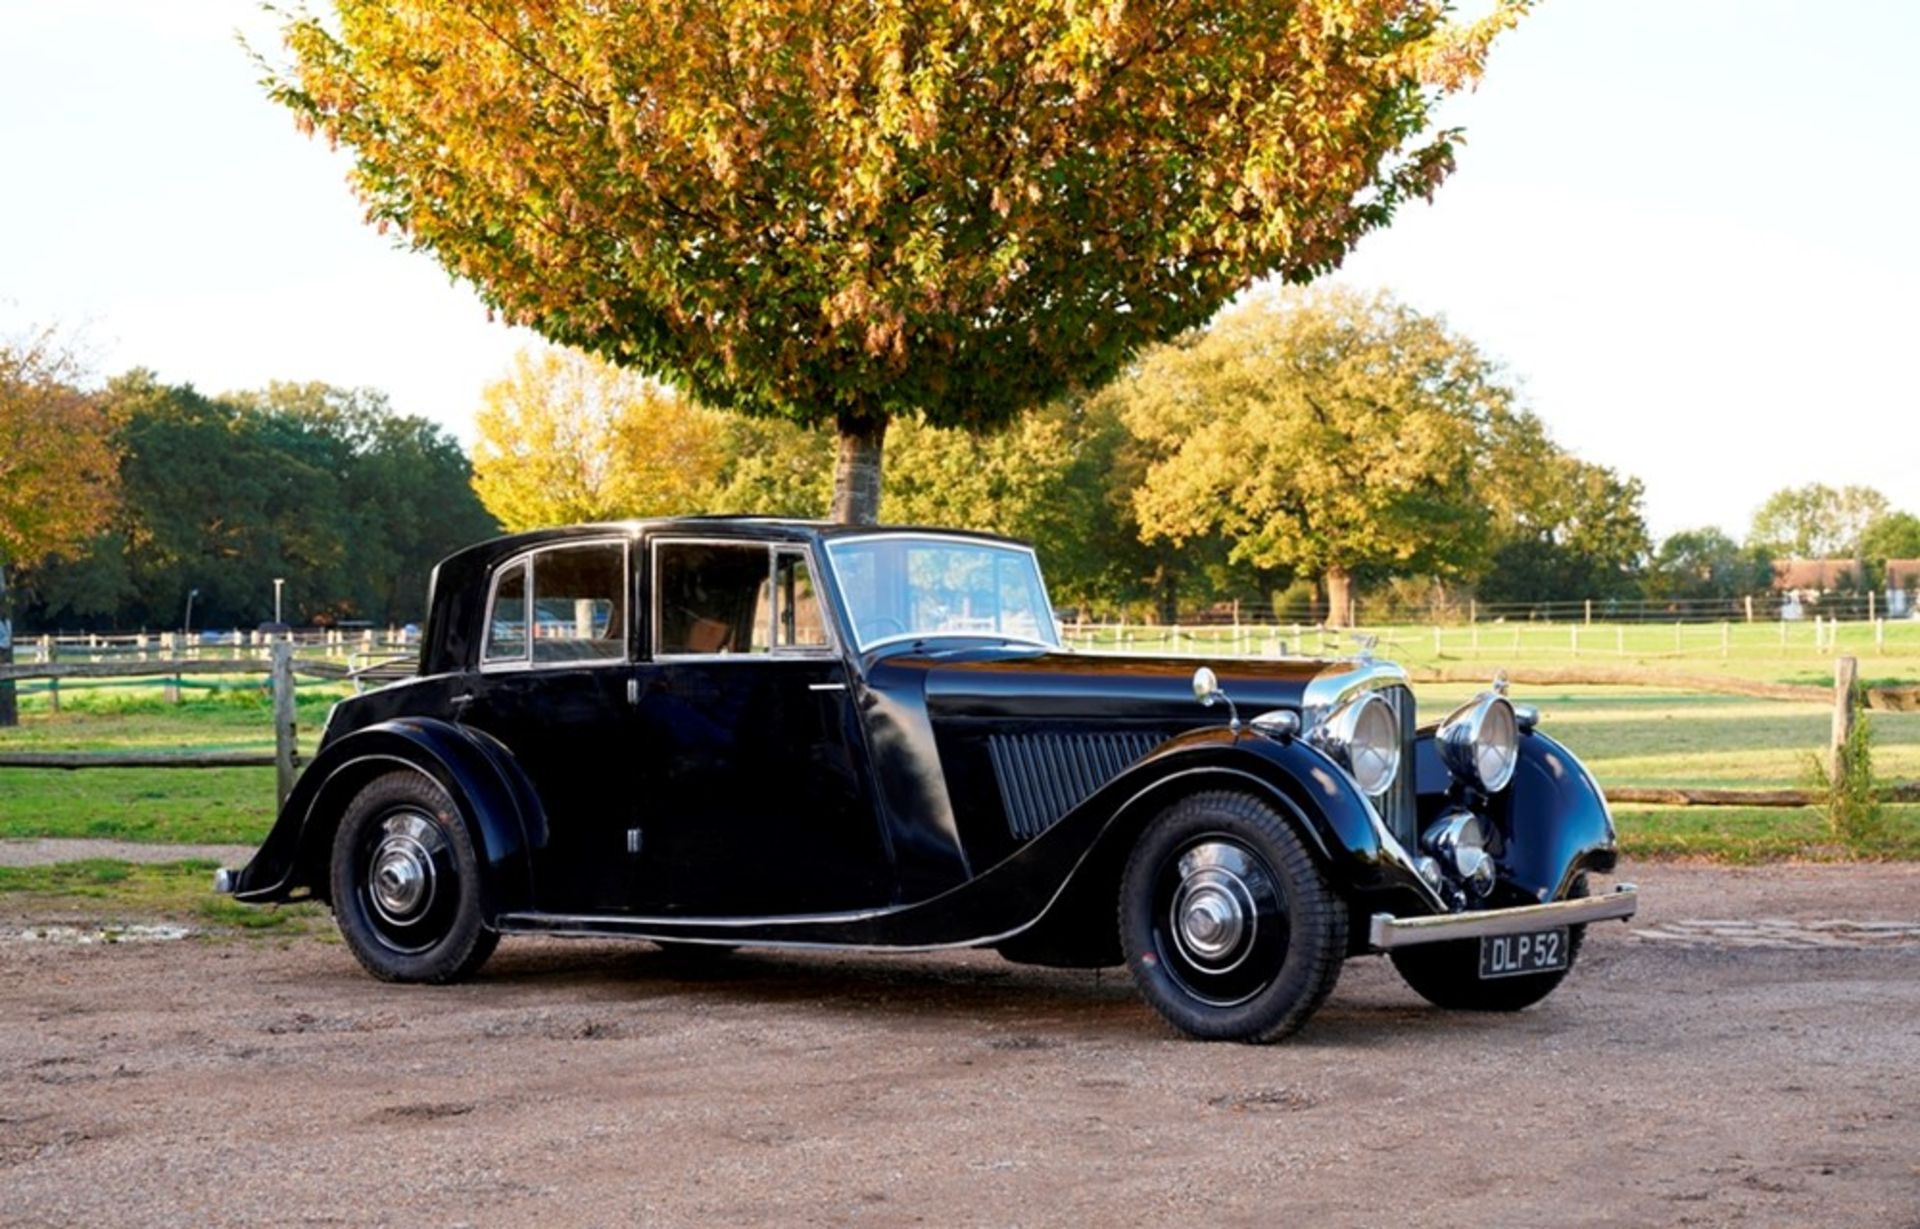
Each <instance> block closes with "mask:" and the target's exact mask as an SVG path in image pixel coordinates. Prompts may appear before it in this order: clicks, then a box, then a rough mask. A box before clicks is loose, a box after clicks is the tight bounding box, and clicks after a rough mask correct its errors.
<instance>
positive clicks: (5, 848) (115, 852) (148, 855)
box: [0, 837, 259, 866]
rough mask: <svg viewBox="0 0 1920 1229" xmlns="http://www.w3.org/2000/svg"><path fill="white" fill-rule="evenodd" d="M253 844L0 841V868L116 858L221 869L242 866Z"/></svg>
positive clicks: (12, 839) (251, 855)
mask: <svg viewBox="0 0 1920 1229" xmlns="http://www.w3.org/2000/svg"><path fill="white" fill-rule="evenodd" d="M258 848H259V846H257V845H155V844H150V843H148V842H145V841H96V840H62V839H55V838H51V837H41V838H37V839H33V840H21V839H16V838H9V839H6V840H0V866H51V865H53V864H54V863H55V862H78V861H80V860H81V859H83V858H117V859H119V860H120V861H123V862H181V861H186V860H188V859H204V860H206V861H211V862H218V863H220V865H222V866H245V865H246V864H247V859H249V858H251V857H253V855H254V851H255V850H257V849H258Z"/></svg>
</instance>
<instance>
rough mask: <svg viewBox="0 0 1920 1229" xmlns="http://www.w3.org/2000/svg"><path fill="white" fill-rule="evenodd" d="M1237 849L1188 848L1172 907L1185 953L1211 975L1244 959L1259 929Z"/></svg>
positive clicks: (1171, 914)
mask: <svg viewBox="0 0 1920 1229" xmlns="http://www.w3.org/2000/svg"><path fill="white" fill-rule="evenodd" d="M1234 852H1236V851H1233V850H1230V849H1228V848H1225V847H1221V846H1217V845H1212V844H1203V845H1198V846H1195V847H1194V848H1193V849H1191V850H1189V851H1188V852H1187V855H1186V856H1185V857H1184V858H1182V859H1181V871H1182V875H1181V879H1180V883H1179V886H1178V887H1177V888H1176V889H1175V890H1174V894H1173V901H1172V904H1171V907H1170V909H1169V910H1168V915H1169V918H1168V920H1169V921H1170V922H1171V925H1170V927H1169V929H1170V930H1171V931H1172V932H1173V939H1174V942H1175V943H1176V944H1177V945H1178V946H1179V948H1180V952H1181V955H1183V956H1185V957H1186V958H1187V959H1188V960H1190V961H1192V962H1193V964H1194V965H1195V966H1197V967H1198V968H1199V969H1201V970H1204V971H1206V972H1208V973H1224V972H1226V971H1228V970H1229V969H1232V968H1233V967H1234V966H1235V965H1237V964H1239V963H1240V962H1241V961H1242V960H1244V959H1245V958H1246V955H1247V952H1248V950H1250V949H1251V948H1252V946H1253V942H1254V939H1255V938H1256V937H1257V931H1258V929H1259V921H1258V917H1259V912H1258V909H1257V907H1256V906H1255V904H1254V898H1253V892H1252V891H1251V890H1250V889H1249V888H1248V887H1247V884H1246V881H1245V880H1243V879H1242V878H1241V877H1240V876H1239V875H1238V874H1237V873H1235V871H1234V869H1233V868H1232V863H1233V862H1234V860H1235V859H1234V858H1233V856H1232V855H1233V853H1234Z"/></svg>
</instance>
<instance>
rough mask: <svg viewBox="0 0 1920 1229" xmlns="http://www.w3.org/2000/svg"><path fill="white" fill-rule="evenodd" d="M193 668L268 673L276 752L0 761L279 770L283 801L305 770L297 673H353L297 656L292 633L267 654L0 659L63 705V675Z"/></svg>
mask: <svg viewBox="0 0 1920 1229" xmlns="http://www.w3.org/2000/svg"><path fill="white" fill-rule="evenodd" d="M190 674H265V675H266V676H267V678H268V682H269V685H270V687H271V688H272V691H273V751H272V753H271V754H266V753H260V752H244V751H213V752H198V753H194V752H189V753H186V754H181V753H177V752H165V751H159V752H153V751H147V752H142V751H118V752H65V751H10V752H5V753H0V768H56V769H64V770H69V771H72V770H76V769H82V768H256V767H258V768H265V767H271V768H273V769H274V787H275V789H274V797H275V803H276V805H277V804H278V803H281V802H285V801H286V798H287V794H288V793H289V792H291V791H292V789H293V781H294V778H295V777H296V776H297V775H298V774H299V770H300V753H299V748H298V735H299V730H298V726H297V723H296V719H295V706H294V680H295V676H296V675H298V674H306V675H309V676H312V677H318V678H325V679H346V678H349V677H351V675H352V672H351V671H350V670H349V669H348V668H347V667H346V666H344V665H339V664H336V663H332V662H315V661H305V662H299V661H296V659H295V657H294V644H293V642H292V641H291V640H290V639H281V640H276V641H274V642H273V643H272V644H270V645H268V646H266V649H265V656H264V657H260V656H250V657H224V658H175V659H170V660H120V661H77V662H60V661H53V662H34V663H25V664H16V665H11V666H0V681H4V682H12V681H21V682H24V681H27V680H30V679H46V680H48V682H49V684H50V685H51V686H50V690H49V695H50V696H52V697H53V705H54V706H55V707H56V708H57V707H58V704H59V700H58V696H59V691H58V690H57V687H58V683H59V680H61V679H63V678H69V679H80V678H116V679H118V678H157V679H160V680H162V681H163V684H164V682H166V681H169V680H171V681H172V682H173V683H174V684H175V687H176V694H177V686H178V683H179V681H180V680H181V679H183V678H184V677H185V676H187V675H190Z"/></svg>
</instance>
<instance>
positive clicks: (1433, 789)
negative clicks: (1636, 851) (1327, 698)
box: [1415, 729, 1620, 904]
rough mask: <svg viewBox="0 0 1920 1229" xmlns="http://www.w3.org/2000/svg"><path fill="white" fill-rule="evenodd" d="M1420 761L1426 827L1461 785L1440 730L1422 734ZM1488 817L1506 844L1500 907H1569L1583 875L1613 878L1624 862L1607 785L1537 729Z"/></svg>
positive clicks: (1523, 744) (1501, 855)
mask: <svg viewBox="0 0 1920 1229" xmlns="http://www.w3.org/2000/svg"><path fill="white" fill-rule="evenodd" d="M1415 756H1416V760H1415V762H1416V765H1417V774H1418V775H1417V777H1416V780H1417V782H1418V788H1419V791H1420V814H1421V818H1422V822H1423V823H1424V822H1426V821H1428V820H1430V819H1432V818H1433V817H1434V816H1435V815H1436V814H1438V812H1439V811H1440V810H1441V809H1442V808H1443V807H1445V806H1446V805H1448V804H1449V802H1450V800H1451V799H1452V797H1453V793H1452V784H1453V783H1452V778H1451V777H1450V776H1449V775H1448V773H1447V769H1446V766H1445V765H1444V764H1442V763H1441V761H1440V752H1439V748H1438V747H1437V746H1436V744H1435V743H1434V739H1433V730H1431V729H1427V730H1422V731H1421V732H1420V738H1419V743H1418V745H1417V747H1416V750H1415ZM1485 814H1486V816H1487V818H1488V819H1490V820H1492V821H1493V825H1494V827H1495V828H1496V829H1498V831H1499V832H1500V835H1501V838H1502V840H1501V848H1500V849H1499V851H1498V852H1497V854H1496V856H1495V858H1494V861H1495V863H1496V864H1497V865H1498V866H1499V868H1500V880H1501V884H1502V886H1503V888H1504V893H1503V894H1504V896H1505V897H1506V899H1505V900H1502V901H1500V902H1499V903H1502V904H1533V903H1539V902H1544V901H1554V900H1564V899H1565V898H1566V896H1567V893H1568V892H1569V891H1571V890H1572V888H1573V882H1574V880H1575V879H1577V878H1579V876H1580V875H1581V874H1582V873H1583V872H1586V871H1597V872H1599V873H1601V874H1606V873H1608V872H1611V871H1612V870H1613V869H1614V866H1615V865H1616V864H1617V863H1618V861H1619V856H1620V845H1619V841H1618V838H1617V837H1616V836H1615V833H1614V828H1613V814H1612V812H1610V811H1609V810H1608V809H1607V800H1606V797H1605V795H1603V794H1602V793H1601V792H1600V787H1599V785H1597V784H1595V782H1594V779H1593V776H1592V774H1591V773H1589V772H1588V771H1587V769H1586V765H1584V764H1582V763H1581V762H1580V759H1579V757H1578V756H1576V755H1574V754H1573V752H1571V751H1569V750H1567V749H1566V747H1564V746H1563V745H1561V744H1560V743H1559V742H1557V741H1556V740H1554V739H1552V738H1549V737H1548V736H1547V735H1545V734H1542V733H1541V732H1540V731H1539V730H1537V729H1536V730H1532V731H1529V732H1528V733H1525V734H1522V735H1521V736H1520V762H1519V764H1518V765H1516V766H1515V768H1514V772H1513V780H1512V781H1511V782H1510V783H1509V784H1508V786H1507V788H1506V789H1504V790H1502V791H1500V793H1499V794H1497V795H1495V796H1494V797H1493V799H1492V800H1491V801H1490V802H1488V803H1487V804H1486V806H1485Z"/></svg>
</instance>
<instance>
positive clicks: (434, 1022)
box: [0, 865, 1920, 1229]
mask: <svg viewBox="0 0 1920 1229" xmlns="http://www.w3.org/2000/svg"><path fill="white" fill-rule="evenodd" d="M1630 877H1633V878H1636V879H1638V880H1639V882H1640V883H1641V885H1642V887H1643V888H1644V889H1645V890H1646V893H1647V901H1646V904H1647V909H1648V911H1647V913H1646V914H1644V915H1643V916H1642V918H1641V919H1638V920H1637V921H1636V922H1635V923H1633V924H1632V926H1631V927H1630V926H1626V925H1621V924H1619V923H1607V924H1605V925H1603V926H1597V927H1595V928H1594V932H1593V934H1592V936H1591V937H1590V940H1589V946H1588V947H1587V949H1586V951H1585V953H1584V954H1583V956H1582V964H1581V967H1580V968H1579V969H1578V970H1577V971H1576V973H1575V974H1574V976H1573V978H1572V979H1571V980H1570V981H1569V982H1568V983H1567V985H1566V986H1565V987H1563V988H1562V989H1561V990H1560V991H1559V993H1557V994H1556V995H1555V996H1554V997H1553V998H1551V999H1549V1000H1548V1001H1547V1003H1546V1004H1545V1005H1543V1006H1542V1007H1539V1008H1536V1009H1534V1010H1532V1011H1528V1012H1525V1013H1522V1014H1520V1015H1518V1016H1512V1017H1479V1016H1470V1015H1452V1014H1446V1013H1442V1012H1438V1011H1434V1010H1431V1009H1429V1008H1427V1007H1426V1006H1425V1005H1424V1004H1423V1003H1422V1002H1421V1001H1420V1000H1419V999H1417V998H1416V997H1415V996H1414V995H1413V994H1412V993H1411V992H1410V991H1408V990H1407V989H1406V988H1405V987H1403V986H1402V985H1401V984H1400V983H1399V981H1398V980H1397V979H1396V978H1395V977H1394V975H1393V973H1392V970H1391V968H1390V967H1389V966H1387V965H1386V964H1385V962H1383V961H1381V960H1378V959H1361V960H1356V961H1353V962H1350V963H1349V964H1348V966H1347V968H1346V973H1345V975H1344V976H1343V978H1342V980H1341V983H1340V986H1339V988H1338V989H1337V990H1336V991H1335V992H1334V997H1333V999H1332V1001H1331V1002H1330V1003H1329V1004H1328V1005H1327V1007H1326V1008H1325V1009H1324V1010H1323V1011H1322V1012H1321V1014H1320V1015H1319V1016H1318V1017H1317V1018H1316V1019H1315V1020H1314V1022H1313V1023H1311V1024H1310V1025H1309V1026H1308V1027H1307V1029H1306V1031H1305V1032H1304V1033H1303V1034H1302V1035H1300V1036H1299V1037H1298V1038H1296V1039H1295V1040H1294V1041H1292V1042H1291V1043H1288V1044H1285V1045H1281V1046H1276V1047H1271V1048H1264V1049H1258V1048H1250V1047H1245V1046H1234V1045H1203V1044H1198V1043H1193V1042H1186V1041H1180V1040H1176V1039H1174V1038H1173V1037H1172V1036H1171V1035H1170V1034H1168V1033H1167V1032H1166V1030H1165V1029H1164V1028H1163V1027H1162V1026H1161V1025H1160V1024H1159V1023H1158V1022H1157V1020H1156V1019H1155V1017H1153V1016H1152V1015H1151V1013H1150V1012H1149V1011H1148V1010H1147V1008H1146V1007H1145V1006H1143V1005H1142V1004H1141V1003H1139V1002H1138V1001H1137V1000H1136V999H1135V997H1134V995H1133V993H1132V990H1131V988H1130V987H1129V985H1128V983H1127V980H1126V978H1125V976H1124V975H1123V974H1115V973H1106V974H1101V975H1095V974H1092V973H1062V972H1053V971H1048V970H1037V969H1026V968H1019V967H1015V966H1012V965H1008V964H1005V963H1003V962H1001V961H1000V960H999V959H997V958H995V957H993V956H990V955H983V954H978V953H962V954H953V955H935V956H907V957H893V958H887V957H878V956H858V957H840V956H830V955H819V954H792V955H789V954H754V953H742V954H740V955H738V956H735V957H734V958H732V959H731V960H727V961H725V962H723V963H721V964H719V965H717V966H712V967H702V966H690V965H686V964H683V963H680V962H678V961H676V960H674V959H672V958H670V957H668V956H667V955H665V954H663V953H660V952H657V951H655V950H653V949H652V948H650V947H648V946H646V945H643V944H635V945H627V946H622V945H614V944H598V943H573V944H569V943H565V942H563V941H554V940H543V941H519V942H508V943H507V944H505V945H503V947H502V949H501V952H500V954H499V955H498V956H496V957H495V959H494V961H493V963H492V964H490V965H489V966H488V968H487V970H486V972H485V974H484V975H483V977H482V978H481V979H480V980H478V981H476V982H474V983H472V984H469V985H465V986H459V987H454V988H449V989H418V988H402V987H394V986H387V985H382V984H379V983H376V982H374V981H372V980H371V979H369V978H367V977H366V976H364V975H363V974H361V973H360V972H359V970H358V968H357V966H355V965H354V963H353V960H352V957H351V956H350V955H349V954H348V953H347V951H346V950H345V948H343V947H342V946H341V945H340V944H339V943H338V942H336V941H333V940H332V938H331V936H330V935H310V936H304V937H294V938H284V937H283V938H257V937H253V938H207V937H201V938H190V939H187V940H184V941H173V942H162V941H155V942H145V943H116V944H98V943H96V944H80V943H75V942H70V941H63V940H62V939H60V938H58V937H56V938H54V939H23V938H21V932H22V930H23V928H24V923H26V922H28V921H32V922H35V923H39V922H44V921H47V920H49V919H44V918H35V919H23V918H20V917H18V916H14V917H10V918H8V917H0V932H3V934H4V936H5V937H0V1219H3V1220H4V1221H5V1222H7V1223H9V1224H42V1223H49V1224H69V1223H73V1224H155V1225H161V1224H165V1225H175V1224H182V1223H200V1222H204V1223H243V1222H255V1223H257V1222H264V1221H268V1220H272V1221H277V1222H288V1223H296V1224H299V1223H325V1224H336V1223H345V1224H409V1225H411V1224H427V1225H431V1224H456V1223H470V1224H528V1223H542V1224H628V1223H645V1224H649V1225H683V1224H684V1225H693V1224H701V1225H793V1224H815V1223H827V1224H847V1223H863V1224H875V1225H900V1224H916V1223H925V1224H935V1225H954V1224H959V1225H974V1224H979V1225H1021V1224H1070V1225H1076V1226H1079V1225H1086V1226H1105V1225H1117V1224H1178V1225H1182V1226H1185V1225H1192V1224H1196V1223H1197V1224H1205V1225H1208V1226H1215V1225H1275V1224H1286V1223H1311V1224H1315V1225H1378V1224H1383V1223H1394V1222H1402V1221H1404V1222H1409V1223H1424V1224H1434V1225H1445V1224H1480V1223H1499V1224H1515V1225H1562V1224H1572V1223H1578V1224H1594V1225H1621V1226H1629V1225H1631V1226H1641V1225H1681V1224H1697V1225H1722V1224H1729V1223H1740V1224H1756V1225H1862V1224H1872V1225H1876V1226H1895V1227H1899V1226H1907V1227H1910V1229H1911V1227H1913V1226H1920V867H1915V866H1882V867H1875V866H1857V867H1773V868H1764V869H1758V870H1727V869H1723V868H1695V867H1684V866H1674V865H1657V866H1644V867H1636V868H1633V871H1632V873H1631V876H1630ZM4 907H5V906H4V905H0V908H4ZM68 937H69V938H70V937H71V936H68Z"/></svg>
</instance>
